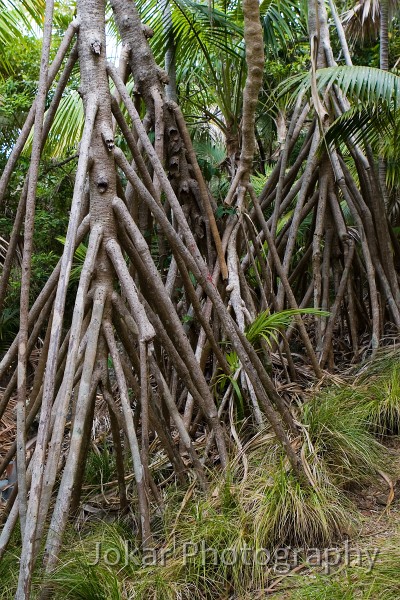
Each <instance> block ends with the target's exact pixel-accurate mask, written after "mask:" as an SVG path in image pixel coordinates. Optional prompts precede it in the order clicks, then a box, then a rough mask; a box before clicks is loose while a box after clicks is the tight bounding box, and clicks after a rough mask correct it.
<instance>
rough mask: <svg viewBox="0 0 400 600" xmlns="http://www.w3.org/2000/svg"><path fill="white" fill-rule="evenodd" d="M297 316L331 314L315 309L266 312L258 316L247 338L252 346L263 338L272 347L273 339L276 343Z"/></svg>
mask: <svg viewBox="0 0 400 600" xmlns="http://www.w3.org/2000/svg"><path fill="white" fill-rule="evenodd" d="M296 315H314V316H319V317H327V316H329V312H326V311H325V310H318V309H315V308H297V309H289V310H281V311H279V312H276V313H270V312H269V310H265V311H263V312H262V313H260V314H259V315H258V317H257V318H256V319H255V320H254V321H253V323H252V324H251V325H250V327H249V328H248V329H247V331H246V337H247V339H248V340H249V342H251V343H252V344H254V343H255V342H257V341H258V340H260V338H263V339H264V340H265V341H266V342H267V343H268V345H271V339H272V340H274V341H275V342H276V341H277V339H278V334H279V333H282V331H283V330H284V329H286V328H287V327H288V326H289V325H290V323H291V322H292V320H293V317H295V316H296Z"/></svg>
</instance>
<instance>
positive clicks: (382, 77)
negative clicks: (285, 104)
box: [279, 66, 400, 108]
mask: <svg viewBox="0 0 400 600" xmlns="http://www.w3.org/2000/svg"><path fill="white" fill-rule="evenodd" d="M316 78H317V86H318V90H319V91H322V90H325V89H327V88H330V87H332V86H333V85H337V86H338V87H339V88H340V89H341V90H342V92H343V93H344V94H345V95H346V96H348V97H349V98H352V99H354V100H355V101H358V102H378V101H379V102H386V103H387V104H388V105H390V104H393V106H394V107H395V108H396V106H397V105H398V102H399V99H400V77H399V76H398V75H395V73H391V72H389V71H383V70H382V69H376V68H374V67H358V66H356V67H355V66H352V67H348V66H346V67H329V68H326V69H318V71H317V72H316ZM304 91H305V92H308V93H310V91H311V74H310V73H305V74H304V73H301V74H299V75H295V76H294V77H291V78H289V79H287V80H286V81H285V82H284V83H283V84H282V85H281V86H279V96H282V95H284V94H286V93H289V92H291V100H292V102H293V101H295V100H296V99H297V96H298V94H299V93H300V92H304Z"/></svg>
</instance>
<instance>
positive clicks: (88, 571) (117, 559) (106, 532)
mask: <svg viewBox="0 0 400 600" xmlns="http://www.w3.org/2000/svg"><path fill="white" fill-rule="evenodd" d="M133 542H134V540H133V539H132V538H130V536H129V535H128V534H127V531H126V530H124V528H123V527H122V526H121V524H118V523H113V524H106V523H99V524H98V525H97V527H96V529H95V530H94V531H93V532H92V533H91V534H90V535H88V536H87V537H85V538H84V539H80V540H79V541H78V542H77V541H76V540H75V542H73V541H72V540H70V545H69V546H68V548H67V549H66V551H65V552H63V554H62V555H61V557H60V564H59V567H58V568H57V569H56V570H55V571H54V572H53V573H51V574H50V575H48V579H47V580H46V582H45V585H47V586H48V588H49V589H51V590H53V592H54V597H57V598H71V599H74V600H104V599H105V598H107V599H110V600H122V599H123V598H125V597H126V596H125V593H124V567H125V562H126V555H127V552H129V551H131V549H132V543H133Z"/></svg>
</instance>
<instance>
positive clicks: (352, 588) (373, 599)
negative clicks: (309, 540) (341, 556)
mask: <svg viewBox="0 0 400 600" xmlns="http://www.w3.org/2000/svg"><path fill="white" fill-rule="evenodd" d="M399 542H400V539H399V538H398V537H397V538H395V539H392V540H391V545H390V546H385V545H383V547H381V548H379V549H377V558H376V561H375V562H374V565H373V567H372V568H369V567H366V566H365V565H361V564H356V565H351V566H349V567H345V568H343V567H342V568H340V567H339V569H338V570H337V571H336V572H333V573H332V574H331V575H323V574H317V575H315V574H306V575H298V576H295V577H293V578H292V579H291V581H290V584H288V585H287V588H286V589H285V590H284V591H283V590H282V591H281V592H280V593H278V594H276V595H275V594H274V595H273V596H272V600H280V599H282V600H283V599H287V598H290V600H358V599H359V598H363V599H365V600H398V599H399V598H400V549H399Z"/></svg>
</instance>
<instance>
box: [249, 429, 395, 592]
mask: <svg viewBox="0 0 400 600" xmlns="http://www.w3.org/2000/svg"><path fill="white" fill-rule="evenodd" d="M385 446H386V447H387V449H388V452H389V453H390V455H391V457H392V459H393V465H392V466H393V470H392V475H391V476H392V479H390V478H389V477H387V475H386V474H384V473H383V474H382V478H381V479H380V480H379V481H376V483H375V484H372V485H369V486H367V487H364V488H358V489H353V490H352V491H351V492H350V491H349V492H348V495H349V496H350V497H351V499H352V501H353V502H354V504H355V505H356V507H357V509H358V511H359V517H360V522H359V528H358V530H356V531H354V532H353V534H352V536H351V537H350V538H349V539H348V540H347V541H346V540H345V541H344V542H339V543H338V544H337V545H333V546H332V548H331V549H330V551H329V553H328V555H327V556H328V561H327V562H325V560H324V559H325V558H326V556H323V555H322V556H321V558H320V560H318V558H319V557H318V556H316V555H315V554H314V553H311V554H310V555H309V561H308V562H302V563H300V564H299V565H298V567H297V568H294V569H292V570H291V571H290V572H289V573H285V574H283V575H281V576H279V575H277V576H276V577H275V578H273V580H272V582H271V585H270V586H269V588H268V589H267V590H263V591H262V592H259V593H255V594H253V595H251V596H249V597H248V600H250V598H252V599H254V600H256V599H257V598H263V597H265V596H266V595H267V596H268V597H270V598H271V599H273V600H356V599H358V598H365V599H368V600H377V599H386V598H390V599H392V598H396V597H397V598H400V437H393V438H391V439H389V440H388V441H387V442H385ZM386 477H387V479H386ZM316 563H317V564H316ZM372 563H373V564H372ZM396 579H397V586H396ZM394 586H396V587H397V590H398V594H396V592H395V590H393V587H394ZM385 587H386V588H387V590H385ZM393 592H394V594H393ZM246 600H247V599H246Z"/></svg>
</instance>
